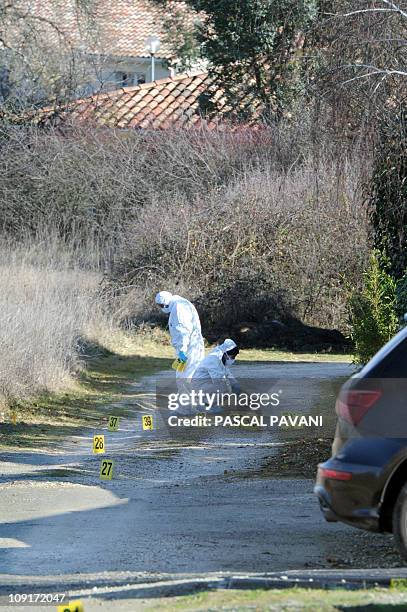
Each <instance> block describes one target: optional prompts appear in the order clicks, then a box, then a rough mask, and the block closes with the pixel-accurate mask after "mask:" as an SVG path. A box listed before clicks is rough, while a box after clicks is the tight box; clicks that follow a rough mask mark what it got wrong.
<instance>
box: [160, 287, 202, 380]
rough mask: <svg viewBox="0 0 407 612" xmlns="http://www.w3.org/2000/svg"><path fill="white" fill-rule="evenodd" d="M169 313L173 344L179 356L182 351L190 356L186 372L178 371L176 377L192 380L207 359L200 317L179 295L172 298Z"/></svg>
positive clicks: (191, 305) (189, 303)
mask: <svg viewBox="0 0 407 612" xmlns="http://www.w3.org/2000/svg"><path fill="white" fill-rule="evenodd" d="M169 311H170V317H169V320H168V327H169V330H170V335H171V344H172V346H173V347H174V349H175V351H176V353H177V354H178V353H179V352H180V351H182V352H183V353H185V354H186V355H187V356H188V361H187V364H186V367H185V369H184V371H183V372H178V371H177V374H176V376H177V378H191V377H192V375H193V374H194V372H195V369H196V367H197V365H198V363H199V362H200V361H201V360H202V359H203V358H204V357H205V349H204V339H203V337H202V331H201V322H200V320H199V315H198V313H197V311H196V308H195V306H194V305H193V304H191V302H189V301H188V300H186V299H185V298H182V297H180V296H179V295H173V296H172V299H171V301H170V303H169Z"/></svg>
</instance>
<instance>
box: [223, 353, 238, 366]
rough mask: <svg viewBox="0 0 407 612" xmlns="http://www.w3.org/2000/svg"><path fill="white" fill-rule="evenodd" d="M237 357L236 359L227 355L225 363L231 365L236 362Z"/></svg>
mask: <svg viewBox="0 0 407 612" xmlns="http://www.w3.org/2000/svg"><path fill="white" fill-rule="evenodd" d="M235 361H236V359H234V358H233V357H228V356H227V355H226V361H225V365H227V366H231V365H233V364H234V363H235Z"/></svg>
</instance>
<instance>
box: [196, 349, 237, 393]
mask: <svg viewBox="0 0 407 612" xmlns="http://www.w3.org/2000/svg"><path fill="white" fill-rule="evenodd" d="M235 347H236V343H235V342H234V341H233V340H230V339H229V338H228V339H227V340H225V342H224V343H223V344H219V345H218V346H217V347H215V348H214V349H213V350H212V351H211V352H210V353H208V355H207V356H206V357H205V358H204V359H202V361H201V362H200V363H199V365H198V367H197V368H196V370H195V374H194V375H193V379H192V384H193V388H194V389H196V390H197V389H202V390H203V391H204V392H209V393H214V392H215V391H219V392H220V393H231V392H232V391H233V389H234V388H238V386H239V385H238V382H237V380H236V378H235V377H234V376H233V375H232V374H231V372H230V370H229V369H228V368H227V367H226V366H225V364H224V363H223V361H222V358H223V355H224V354H225V353H226V352H227V351H230V350H232V349H233V348H235Z"/></svg>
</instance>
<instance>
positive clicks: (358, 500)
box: [314, 459, 380, 531]
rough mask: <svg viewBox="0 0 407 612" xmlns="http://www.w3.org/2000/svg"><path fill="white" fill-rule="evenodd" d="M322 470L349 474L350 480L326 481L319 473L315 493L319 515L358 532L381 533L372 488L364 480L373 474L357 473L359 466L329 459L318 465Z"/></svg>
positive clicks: (329, 479) (370, 477)
mask: <svg viewBox="0 0 407 612" xmlns="http://www.w3.org/2000/svg"><path fill="white" fill-rule="evenodd" d="M338 464H339V465H338ZM320 467H322V468H327V469H336V470H341V471H346V472H350V473H351V474H352V478H351V479H350V480H346V481H344V480H335V479H332V478H325V477H324V476H323V475H322V474H321V471H320V470H319V471H318V477H317V482H316V484H315V487H314V493H315V495H316V496H317V498H318V501H319V505H320V508H321V512H322V514H323V515H324V518H325V519H326V520H327V521H328V522H335V521H341V522H343V523H347V524H349V525H352V526H354V527H359V528H360V529H367V530H369V531H380V523H379V511H378V507H377V505H376V504H375V503H374V502H373V500H372V497H371V490H372V489H371V487H369V486H366V480H367V481H370V480H371V479H374V478H375V475H374V474H369V473H368V474H366V467H365V466H364V467H365V472H364V473H363V474H361V473H360V468H361V467H362V466H357V467H358V468H359V469H357V470H355V469H352V468H355V466H350V465H347V464H343V463H341V462H338V461H335V460H334V459H330V460H329V461H326V462H325V463H322V464H321V465H320Z"/></svg>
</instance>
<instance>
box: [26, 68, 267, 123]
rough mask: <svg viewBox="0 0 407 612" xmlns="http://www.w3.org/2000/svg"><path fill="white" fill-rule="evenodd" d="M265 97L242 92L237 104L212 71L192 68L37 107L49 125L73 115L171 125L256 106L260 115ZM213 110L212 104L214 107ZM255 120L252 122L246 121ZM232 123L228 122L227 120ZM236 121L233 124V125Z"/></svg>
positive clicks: (38, 116) (216, 119)
mask: <svg viewBox="0 0 407 612" xmlns="http://www.w3.org/2000/svg"><path fill="white" fill-rule="evenodd" d="M258 105H259V102H258V100H256V98H253V97H250V96H249V95H248V94H247V93H246V94H244V95H243V96H242V97H241V98H239V96H236V99H235V102H234V104H233V107H232V106H231V104H230V102H228V101H227V100H226V98H225V96H224V95H223V92H222V90H221V89H220V88H219V87H218V86H216V83H215V82H214V80H213V77H211V76H210V75H209V74H208V73H207V72H192V73H188V74H180V75H176V76H174V77H167V78H164V79H159V80H157V81H154V82H152V83H144V84H142V85H137V86H135V87H124V88H121V89H118V90H116V91H112V92H108V93H98V94H96V95H93V96H89V97H87V98H83V99H81V100H75V101H74V102H71V103H70V104H69V105H67V106H64V107H62V108H53V109H52V108H48V109H43V110H42V111H40V112H38V111H37V112H35V115H34V117H33V118H34V121H35V122H37V123H38V122H40V123H43V124H47V123H59V122H64V121H65V120H68V121H70V122H74V123H79V124H80V123H81V122H85V123H86V125H92V124H93V125H96V126H101V127H108V128H117V129H141V130H166V129H174V128H175V129H179V128H191V127H198V126H201V125H203V124H204V125H205V126H207V127H209V128H211V127H216V126H218V125H219V120H220V119H223V120H225V119H226V120H231V121H232V125H233V121H234V119H235V118H236V116H237V114H239V113H240V114H241V113H242V112H243V113H244V112H245V110H250V114H251V115H252V119H253V118H254V117H255V114H256V108H257V107H258ZM209 109H211V110H210V111H209ZM249 123H251V120H247V121H246V125H248V124H249ZM224 125H226V124H224ZM229 125H230V124H229Z"/></svg>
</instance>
